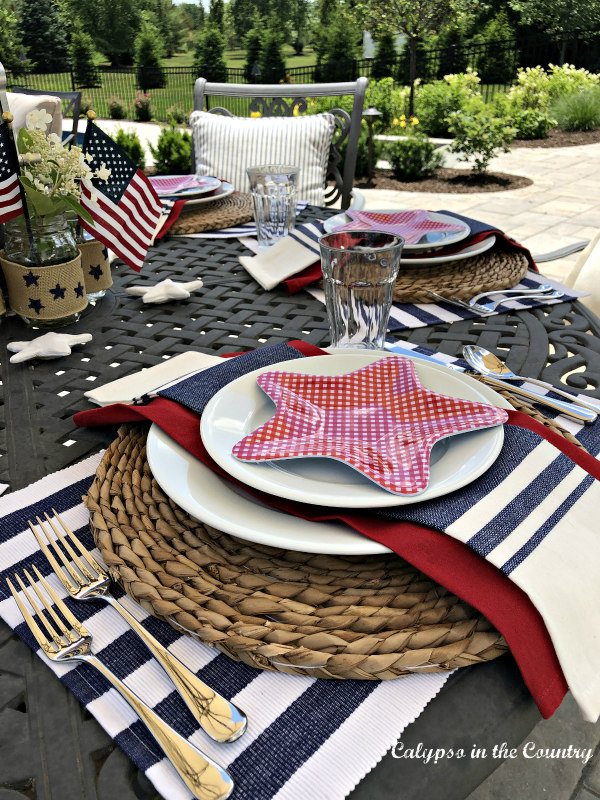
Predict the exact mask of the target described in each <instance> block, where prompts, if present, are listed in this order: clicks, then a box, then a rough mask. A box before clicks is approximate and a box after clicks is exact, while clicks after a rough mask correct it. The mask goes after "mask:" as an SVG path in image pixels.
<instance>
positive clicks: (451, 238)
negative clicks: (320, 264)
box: [323, 208, 471, 253]
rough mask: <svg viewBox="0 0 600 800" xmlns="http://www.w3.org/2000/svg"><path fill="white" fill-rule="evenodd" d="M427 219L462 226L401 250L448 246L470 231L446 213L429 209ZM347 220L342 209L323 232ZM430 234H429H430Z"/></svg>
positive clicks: (389, 210) (382, 210) (385, 210)
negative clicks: (437, 237)
mask: <svg viewBox="0 0 600 800" xmlns="http://www.w3.org/2000/svg"><path fill="white" fill-rule="evenodd" d="M416 210H417V209H412V208H407V209H401V208H366V209H365V211H367V212H369V211H372V212H374V213H375V212H377V213H380V214H397V213H400V212H401V211H416ZM427 213H428V214H429V219H431V220H433V221H434V222H445V223H446V224H447V225H462V226H463V227H462V228H461V230H458V231H450V232H447V233H444V232H442V233H443V235H442V238H440V239H439V240H438V241H430V242H427V243H423V242H419V244H414V243H413V244H407V243H405V244H404V246H403V248H402V252H403V253H405V252H408V251H411V250H415V251H417V250H434V249H435V248H438V247H448V246H449V245H451V244H456V243H457V242H460V241H462V240H463V239H466V238H467V236H469V234H470V233H471V229H470V228H469V226H468V225H467V224H466V222H462V220H459V219H456V217H451V216H449V215H448V214H438V213H437V211H429V212H427ZM349 222H352V220H351V219H350V217H348V216H347V215H346V213H345V212H344V211H342V213H341V214H336V215H335V217H329V219H326V220H325V222H324V223H323V230H324V231H325V233H333V232H334V231H336V230H337V229H338V228H341V227H342V226H343V225H347V224H348V223H349ZM430 235H431V234H430Z"/></svg>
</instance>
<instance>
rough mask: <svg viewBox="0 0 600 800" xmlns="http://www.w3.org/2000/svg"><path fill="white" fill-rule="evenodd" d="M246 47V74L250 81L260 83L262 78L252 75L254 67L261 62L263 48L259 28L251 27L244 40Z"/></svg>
mask: <svg viewBox="0 0 600 800" xmlns="http://www.w3.org/2000/svg"><path fill="white" fill-rule="evenodd" d="M244 46H245V48H246V61H245V63H244V75H245V76H246V80H247V81H248V83H260V79H257V78H255V77H254V76H253V75H252V68H253V67H254V65H255V64H256V65H258V64H259V60H260V54H261V50H262V35H261V32H260V31H259V29H258V28H251V29H250V30H249V31H248V33H247V34H246V38H245V40H244Z"/></svg>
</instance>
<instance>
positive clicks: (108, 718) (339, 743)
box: [0, 455, 449, 800]
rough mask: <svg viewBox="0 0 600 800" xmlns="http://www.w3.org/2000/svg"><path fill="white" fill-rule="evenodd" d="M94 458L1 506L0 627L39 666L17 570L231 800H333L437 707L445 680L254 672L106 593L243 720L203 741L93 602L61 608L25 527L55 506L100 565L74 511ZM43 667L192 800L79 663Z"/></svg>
mask: <svg viewBox="0 0 600 800" xmlns="http://www.w3.org/2000/svg"><path fill="white" fill-rule="evenodd" d="M99 460H100V455H95V456H92V457H90V458H88V459H86V460H85V461H83V462H80V463H79V464H77V465H75V466H72V467H69V468H68V469H66V470H62V471H60V472H57V473H54V474H52V475H49V476H47V477H46V478H43V479H42V480H41V481H38V482H37V483H35V484H32V485H31V486H29V487H27V488H26V489H22V490H20V491H17V492H14V493H12V494H9V495H5V496H3V497H1V498H0V616H1V617H2V619H4V620H5V621H6V622H7V623H8V624H9V625H10V626H11V627H12V628H13V629H14V630H15V631H16V632H17V634H18V635H19V636H20V637H21V638H22V639H23V640H24V641H25V642H26V643H27V644H28V645H29V646H30V647H31V648H32V650H34V651H35V652H37V653H38V655H40V657H42V658H44V660H46V659H45V657H44V656H43V655H42V653H41V651H40V650H39V648H38V645H37V643H36V642H35V640H34V639H33V637H32V636H31V633H30V632H29V629H28V628H27V626H26V625H25V623H24V622H23V618H22V616H21V614H20V612H19V609H18V607H17V605H16V603H15V602H14V600H13V598H12V596H10V593H9V592H8V589H7V585H6V577H8V576H10V577H12V576H13V573H14V572H15V570H17V571H19V572H21V573H22V571H23V569H24V568H29V566H30V565H31V564H35V565H36V566H37V567H38V569H39V570H40V572H41V573H42V574H43V575H44V576H45V577H47V578H49V580H50V583H51V585H52V587H53V588H54V590H55V591H56V592H57V594H58V595H59V596H60V597H61V598H62V599H65V600H66V602H67V604H68V605H69V607H70V609H71V611H72V612H73V613H74V614H75V615H76V616H77V617H78V618H79V619H80V620H81V621H82V622H84V624H85V625H86V627H88V628H89V630H90V632H91V633H92V635H93V637H94V646H93V650H94V652H95V653H97V655H98V656H99V657H100V659H101V660H102V661H104V662H105V663H106V664H107V665H108V666H109V667H110V668H111V669H112V670H113V671H114V672H115V673H116V674H117V675H118V676H119V677H120V678H121V679H123V680H124V681H125V682H126V683H127V685H128V686H129V687H130V688H132V689H133V690H134V691H135V692H137V693H138V694H139V695H140V696H141V697H142V699H143V700H144V701H145V702H146V703H147V704H148V705H150V706H151V707H153V708H154V710H155V711H156V712H157V713H158V714H160V715H161V716H163V717H164V718H165V719H166V720H167V721H168V722H169V724H170V725H171V726H172V727H174V728H175V729H176V730H177V731H178V732H179V733H180V734H182V735H183V736H185V737H187V738H189V739H190V741H192V742H193V743H194V744H196V745H197V746H198V747H200V748H201V749H203V750H204V751H205V752H207V753H208V754H209V755H210V756H211V757H212V758H214V759H215V760H216V761H218V762H219V763H220V764H221V765H222V766H224V767H226V768H227V769H228V770H229V772H230V773H231V775H232V777H233V779H234V781H235V789H234V792H233V794H232V800H275V799H276V800H299V798H309V797H310V798H315V800H316V799H317V798H320V800H343V798H344V797H345V796H346V795H347V794H348V793H349V792H350V791H351V790H352V789H353V788H354V786H355V785H356V784H357V783H358V782H359V781H360V780H361V779H362V778H363V777H364V775H365V774H366V773H367V772H369V771H370V770H371V769H372V768H373V767H374V766H375V765H376V764H377V763H378V761H379V760H380V759H381V758H382V756H383V755H384V754H385V753H386V752H387V750H389V748H390V747H392V746H393V745H394V743H395V742H396V740H397V739H398V737H399V736H400V734H401V732H402V731H403V730H404V728H405V727H406V726H407V725H408V724H410V722H412V721H413V720H414V719H416V718H417V717H418V716H419V714H420V713H421V711H422V710H423V708H424V707H425V706H426V705H427V703H428V702H429V701H430V700H431V699H432V698H434V697H435V695H436V694H437V693H438V692H439V690H440V689H441V687H442V686H443V685H444V683H445V681H446V680H447V678H448V674H449V673H436V674H415V675H411V676H409V677H407V678H403V679H402V680H396V681H335V680H316V679H313V678H307V677H302V676H298V675H288V674H283V673H276V672H266V671H262V670H257V669H254V668H252V667H249V666H246V665H244V664H241V663H236V662H234V661H232V660H231V659H230V658H228V657H227V656H225V655H223V654H221V653H220V652H219V651H218V650H216V649H214V648H210V647H208V646H207V645H204V644H202V643H200V642H198V641H196V640H195V639H193V638H192V637H189V636H184V635H181V634H179V633H177V632H176V631H175V630H174V629H173V628H171V626H170V625H168V624H167V623H165V622H161V621H159V620H157V619H155V618H154V617H151V616H149V615H148V614H147V613H146V612H145V611H144V610H143V609H142V608H141V607H140V606H138V605H136V604H135V603H134V602H133V601H132V600H130V599H129V598H128V597H127V596H123V595H122V592H121V591H120V590H119V589H118V588H117V587H115V594H117V595H118V596H119V597H121V598H122V599H123V602H124V603H125V605H126V606H127V607H128V609H129V610H130V612H131V613H132V614H134V616H136V617H137V618H138V620H141V621H142V624H143V625H144V626H145V627H146V628H147V629H148V630H149V631H151V632H152V634H153V635H154V636H155V637H156V638H157V639H158V640H159V641H160V642H161V643H162V644H163V645H164V646H165V647H168V648H169V649H170V650H171V651H172V652H173V653H174V654H175V655H177V657H178V658H179V659H180V660H181V661H183V662H184V663H185V664H186V665H187V666H188V667H189V668H190V669H192V670H194V672H196V673H197V674H198V675H199V676H200V677H201V678H202V679H203V680H204V681H206V683H208V684H209V685H211V686H213V687H214V688H215V689H216V690H217V691H219V692H221V693H222V694H223V695H225V696H227V697H229V698H230V699H232V700H233V701H234V702H235V703H236V704H237V705H239V706H240V708H243V709H244V711H245V712H246V713H247V714H248V719H249V725H248V730H247V732H246V733H245V734H244V735H243V736H242V737H241V738H240V739H238V740H237V741H236V742H233V743H231V744H225V745H218V744H216V743H214V742H212V741H210V740H209V739H208V737H206V736H205V735H204V734H203V732H202V731H200V730H198V728H197V726H196V724H195V721H194V720H193V718H191V717H190V716H189V714H188V711H187V709H186V707H185V705H184V704H183V702H182V701H181V699H180V697H179V695H178V694H177V693H176V692H175V691H174V688H173V686H172V684H171V683H170V681H169V680H168V679H167V678H166V676H165V674H164V673H163V671H162V669H161V668H160V667H159V666H158V664H157V663H156V662H155V661H153V660H152V659H151V657H150V654H149V652H148V651H147V650H146V648H145V647H144V645H143V644H142V643H141V642H140V641H139V640H138V639H137V637H136V636H135V634H134V633H133V632H132V631H131V630H130V629H129V628H128V627H127V625H126V624H125V623H124V621H123V619H122V618H121V616H120V615H119V614H117V613H116V612H115V611H114V610H113V609H112V608H110V607H109V606H106V605H105V604H103V603H95V602H90V603H76V602H74V601H72V600H71V599H70V598H67V596H66V592H65V590H64V588H63V586H62V584H61V583H60V582H59V581H58V579H57V578H56V577H55V576H54V575H53V574H52V573H51V568H50V566H49V564H48V562H47V560H46V558H45V557H44V555H43V554H42V552H41V551H40V550H39V548H38V545H37V542H36V541H35V539H34V537H33V534H32V533H31V531H30V530H29V527H28V525H27V520H28V519H34V518H35V516H36V515H41V516H43V512H44V511H47V512H48V513H49V514H52V509H53V508H55V509H56V510H57V511H58V513H59V514H60V515H61V516H62V518H63V519H64V521H65V523H66V524H67V525H69V527H70V528H71V529H72V530H73V531H75V533H76V535H77V536H78V537H79V538H80V539H81V540H82V541H83V543H84V544H85V545H86V547H88V548H89V549H90V550H92V552H93V554H94V556H95V557H96V558H98V559H100V560H101V557H100V554H99V553H98V551H97V550H95V549H94V542H93V540H92V537H91V534H90V531H89V527H88V513H87V510H86V509H85V507H84V505H83V503H82V501H81V496H82V495H83V494H85V493H86V491H87V489H88V487H89V486H90V484H91V482H92V480H93V477H94V474H95V471H96V468H97V465H98V463H99ZM46 663H47V664H48V667H49V668H50V669H52V670H53V671H54V672H55V673H56V674H57V675H58V677H59V678H60V679H61V681H62V682H63V683H64V684H65V685H66V686H67V687H68V688H69V689H70V690H71V691H72V692H73V694H74V695H75V696H76V697H77V698H78V699H79V700H80V701H81V702H82V703H83V704H84V705H85V706H86V708H87V709H88V711H89V712H90V713H91V714H92V715H93V716H94V717H95V718H96V719H97V720H98V722H99V723H100V724H101V725H102V726H103V727H104V728H105V730H106V731H107V732H108V733H109V735H110V736H111V737H112V738H113V739H114V740H115V741H116V743H117V744H118V745H119V746H120V747H121V748H122V749H123V750H124V751H125V753H126V754H127V755H128V756H129V758H130V759H131V760H132V761H133V762H134V763H135V764H136V765H137V766H138V767H140V768H141V769H142V770H144V772H145V773H146V775H147V777H148V778H149V779H150V780H151V781H152V783H153V784H154V786H155V787H156V789H157V790H158V791H159V792H160V793H161V794H162V795H163V797H165V798H168V800H191V797H190V794H189V792H188V790H187V789H186V787H185V785H184V784H183V783H182V782H181V780H180V779H179V777H178V775H177V774H176V772H175V771H174V769H173V767H172V766H171V764H170V763H169V762H168V761H167V760H166V759H165V758H164V757H163V755H162V753H161V751H160V750H159V749H158V747H157V745H156V743H155V742H154V740H153V739H152V737H151V736H150V734H149V733H148V732H147V731H146V728H145V727H144V726H143V725H142V723H141V722H140V721H139V720H138V719H137V717H136V715H135V714H134V712H133V711H132V710H131V709H130V707H129V706H128V705H127V704H126V703H125V701H123V700H122V699H121V698H120V697H119V696H118V695H117V694H116V693H115V692H114V691H113V690H112V689H110V688H109V686H108V684H107V683H106V682H105V681H104V679H103V678H102V676H100V675H99V673H97V672H96V671H95V670H93V669H92V668H91V667H89V666H88V665H86V664H78V665H74V664H69V665H67V664H57V663H54V662H50V661H47V660H46ZM382 709H385V714H382V713H381V710H382ZM51 788H52V787H51Z"/></svg>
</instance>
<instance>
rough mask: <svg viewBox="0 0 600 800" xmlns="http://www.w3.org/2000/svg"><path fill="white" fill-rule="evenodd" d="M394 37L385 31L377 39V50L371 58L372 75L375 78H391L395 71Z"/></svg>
mask: <svg viewBox="0 0 600 800" xmlns="http://www.w3.org/2000/svg"><path fill="white" fill-rule="evenodd" d="M396 56H397V53H396V39H395V36H394V34H393V33H391V32H390V31H387V32H386V33H383V34H381V36H380V37H379V39H378V40H377V50H376V51H375V58H374V59H373V68H372V72H371V74H372V76H373V78H374V79H375V80H380V79H381V78H391V77H392V76H393V75H394V73H395V71H396Z"/></svg>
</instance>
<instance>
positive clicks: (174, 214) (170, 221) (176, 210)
mask: <svg viewBox="0 0 600 800" xmlns="http://www.w3.org/2000/svg"><path fill="white" fill-rule="evenodd" d="M184 204H185V199H183V200H175V202H174V204H173V208H172V209H171V211H170V213H169V216H168V217H167V218H166V220H165V221H164V223H163V226H162V228H161V229H160V230H159V232H158V233H157V234H156V236H155V237H154V239H155V240H156V239H162V238H163V236H164V235H165V234H166V232H167V231H168V230H169V228H170V227H172V226H173V225H174V224H175V223H176V222H177V220H178V219H179V215H180V214H181V210H182V209H183V206H184Z"/></svg>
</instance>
